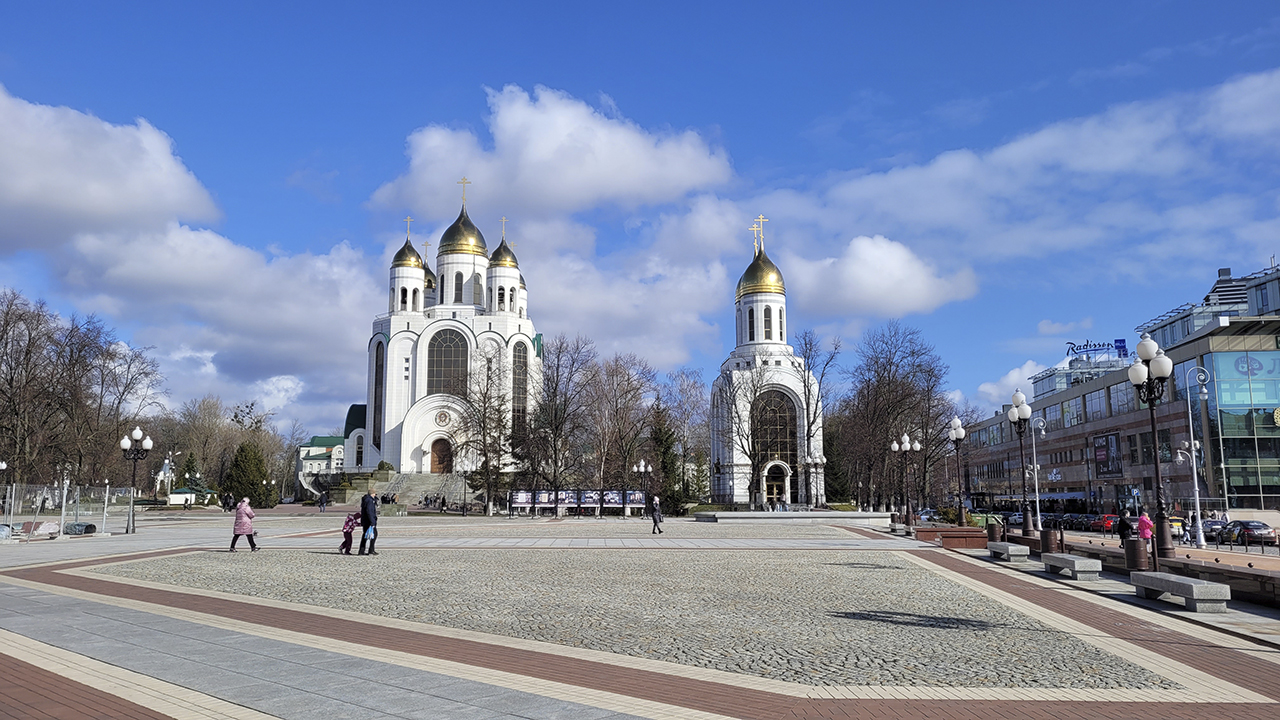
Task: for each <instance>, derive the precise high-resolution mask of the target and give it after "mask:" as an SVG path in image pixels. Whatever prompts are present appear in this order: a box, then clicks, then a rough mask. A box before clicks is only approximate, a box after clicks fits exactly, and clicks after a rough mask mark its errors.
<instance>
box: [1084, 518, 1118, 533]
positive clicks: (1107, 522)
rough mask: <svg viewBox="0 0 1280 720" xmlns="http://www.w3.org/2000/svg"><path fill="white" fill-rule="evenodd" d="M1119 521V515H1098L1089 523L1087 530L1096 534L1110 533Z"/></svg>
mask: <svg viewBox="0 0 1280 720" xmlns="http://www.w3.org/2000/svg"><path fill="white" fill-rule="evenodd" d="M1119 521H1120V516H1119V515H1099V516H1097V517H1095V518H1094V519H1093V522H1091V523H1089V529H1090V530H1094V531H1096V532H1111V531H1112V530H1114V529H1115V526H1116V523H1117V522H1119Z"/></svg>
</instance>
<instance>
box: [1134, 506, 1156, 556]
mask: <svg viewBox="0 0 1280 720" xmlns="http://www.w3.org/2000/svg"><path fill="white" fill-rule="evenodd" d="M1155 526H1156V524H1155V523H1153V522H1151V517H1150V516H1148V515H1147V511H1146V510H1143V511H1142V517H1140V518H1138V537H1140V538H1142V539H1143V540H1144V541H1145V542H1146V543H1147V544H1148V545H1149V544H1150V542H1151V529H1152V528H1154V527H1155ZM1148 549H1150V548H1149V547H1148Z"/></svg>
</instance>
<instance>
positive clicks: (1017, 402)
mask: <svg viewBox="0 0 1280 720" xmlns="http://www.w3.org/2000/svg"><path fill="white" fill-rule="evenodd" d="M1011 399H1012V400H1013V406H1012V407H1010V408H1009V413H1008V418H1009V424H1011V425H1013V429H1014V431H1015V432H1016V433H1018V467H1020V468H1022V536H1023V537H1030V536H1031V533H1032V530H1031V506H1030V505H1029V504H1028V503H1027V456H1026V454H1025V453H1024V452H1023V448H1022V436H1023V435H1025V434H1026V433H1027V425H1028V424H1029V423H1030V421H1031V406H1030V405H1028V404H1027V396H1026V395H1023V394H1022V389H1021V388H1019V389H1017V390H1014V391H1013V397H1012V398H1011Z"/></svg>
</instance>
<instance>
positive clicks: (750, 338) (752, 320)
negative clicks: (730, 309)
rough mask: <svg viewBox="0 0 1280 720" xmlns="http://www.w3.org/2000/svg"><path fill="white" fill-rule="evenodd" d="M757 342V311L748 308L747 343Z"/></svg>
mask: <svg viewBox="0 0 1280 720" xmlns="http://www.w3.org/2000/svg"><path fill="white" fill-rule="evenodd" d="M755 341H756V309H755V308H747V342H755Z"/></svg>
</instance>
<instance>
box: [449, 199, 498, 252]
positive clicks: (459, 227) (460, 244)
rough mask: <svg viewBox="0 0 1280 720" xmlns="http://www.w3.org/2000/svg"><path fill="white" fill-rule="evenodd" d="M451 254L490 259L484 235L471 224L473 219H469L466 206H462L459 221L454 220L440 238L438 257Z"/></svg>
mask: <svg viewBox="0 0 1280 720" xmlns="http://www.w3.org/2000/svg"><path fill="white" fill-rule="evenodd" d="M449 253H468V254H471V255H480V256H483V257H486V258H487V257H489V249H488V248H487V247H485V244H484V235H483V234H482V233H481V232H480V229H479V228H477V227H476V226H475V223H473V222H471V218H469V217H467V206H466V205H463V206H462V212H460V213H458V219H457V220H454V221H453V224H452V225H450V226H449V227H448V229H446V230H445V231H444V234H443V235H441V236H440V250H439V252H437V253H436V254H437V256H439V255H448V254H449Z"/></svg>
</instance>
